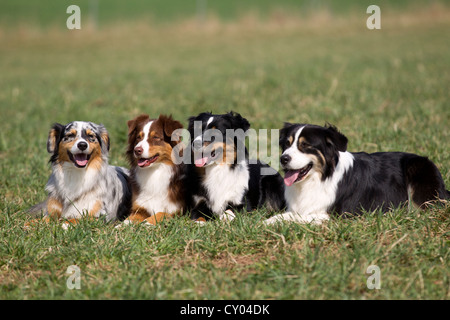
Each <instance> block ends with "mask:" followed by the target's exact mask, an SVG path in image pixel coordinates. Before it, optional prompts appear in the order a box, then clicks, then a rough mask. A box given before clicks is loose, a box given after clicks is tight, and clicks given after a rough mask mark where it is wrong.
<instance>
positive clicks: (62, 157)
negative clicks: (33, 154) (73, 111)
mask: <svg viewBox="0 0 450 320" xmlns="http://www.w3.org/2000/svg"><path fill="white" fill-rule="evenodd" d="M109 148H110V139H109V134H108V132H107V130H106V128H105V127H104V126H103V125H99V124H95V123H92V122H86V121H74V122H71V123H69V124H66V125H62V124H59V123H55V124H54V125H53V126H52V128H51V130H50V132H49V135H48V140H47V150H48V152H49V153H51V157H50V163H51V167H52V174H51V175H50V178H49V180H48V182H47V185H46V188H45V189H46V191H47V192H48V198H47V200H46V201H45V202H43V203H41V204H38V205H36V206H35V207H33V208H31V209H30V212H31V213H33V212H37V211H38V210H40V209H43V211H44V215H45V216H46V219H50V218H55V219H60V218H62V219H70V220H69V222H70V223H76V221H77V219H79V218H81V217H85V216H87V217H94V218H97V217H100V216H104V217H105V218H106V220H107V221H114V220H118V219H123V218H125V216H126V215H128V213H129V210H130V206H131V185H130V183H129V178H128V170H127V169H125V168H121V167H114V166H110V165H109V164H108V155H109ZM67 225H68V224H64V226H67Z"/></svg>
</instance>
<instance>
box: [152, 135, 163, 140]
mask: <svg viewBox="0 0 450 320" xmlns="http://www.w3.org/2000/svg"><path fill="white" fill-rule="evenodd" d="M153 140H155V141H161V138H160V137H156V136H155V137H153Z"/></svg>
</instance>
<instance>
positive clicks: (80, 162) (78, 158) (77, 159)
mask: <svg viewBox="0 0 450 320" xmlns="http://www.w3.org/2000/svg"><path fill="white" fill-rule="evenodd" d="M68 153H69V159H70V160H71V161H72V162H73V164H74V165H75V167H77V168H84V167H86V166H87V164H88V162H89V159H90V158H91V155H90V154H86V153H77V154H72V153H71V152H69V151H68Z"/></svg>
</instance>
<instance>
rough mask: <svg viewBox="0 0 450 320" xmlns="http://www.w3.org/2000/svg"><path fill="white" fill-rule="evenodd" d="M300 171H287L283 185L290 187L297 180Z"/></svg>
mask: <svg viewBox="0 0 450 320" xmlns="http://www.w3.org/2000/svg"><path fill="white" fill-rule="evenodd" d="M299 173H300V171H287V172H286V173H285V175H284V184H285V185H287V186H288V187H290V186H292V185H293V184H294V182H295V180H297V178H298V175H299Z"/></svg>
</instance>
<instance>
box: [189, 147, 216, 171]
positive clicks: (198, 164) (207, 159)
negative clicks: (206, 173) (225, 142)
mask: <svg viewBox="0 0 450 320" xmlns="http://www.w3.org/2000/svg"><path fill="white" fill-rule="evenodd" d="M216 151H217V152H216ZM221 151H222V148H218V149H215V150H213V151H211V154H210V155H209V156H206V157H202V158H196V159H195V160H194V164H195V166H196V167H204V166H206V165H207V164H210V163H211V162H213V161H214V160H215V158H216V154H220V152H221Z"/></svg>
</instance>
